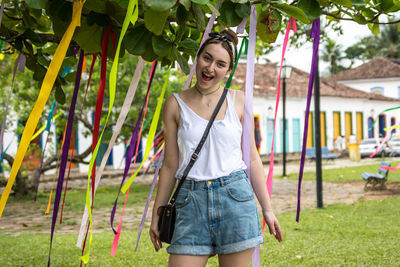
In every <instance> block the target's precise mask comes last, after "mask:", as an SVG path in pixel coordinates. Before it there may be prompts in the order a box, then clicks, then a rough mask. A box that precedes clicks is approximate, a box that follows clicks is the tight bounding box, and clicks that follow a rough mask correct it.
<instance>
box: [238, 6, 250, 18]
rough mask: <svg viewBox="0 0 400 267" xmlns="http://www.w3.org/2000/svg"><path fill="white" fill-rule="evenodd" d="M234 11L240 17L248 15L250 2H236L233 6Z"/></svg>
mask: <svg viewBox="0 0 400 267" xmlns="http://www.w3.org/2000/svg"><path fill="white" fill-rule="evenodd" d="M235 12H236V14H238V16H239V17H241V18H246V17H248V16H250V4H243V5H242V4H237V5H236V7H235Z"/></svg>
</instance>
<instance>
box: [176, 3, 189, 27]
mask: <svg viewBox="0 0 400 267" xmlns="http://www.w3.org/2000/svg"><path fill="white" fill-rule="evenodd" d="M188 17H189V12H188V11H187V10H186V8H185V7H184V6H183V5H179V6H178V8H177V9H176V22H177V23H178V25H183V24H185V22H186V21H187V19H188Z"/></svg>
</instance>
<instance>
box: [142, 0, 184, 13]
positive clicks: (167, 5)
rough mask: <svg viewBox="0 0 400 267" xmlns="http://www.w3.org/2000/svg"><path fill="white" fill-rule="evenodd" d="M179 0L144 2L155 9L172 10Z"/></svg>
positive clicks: (148, 0) (146, 0)
mask: <svg viewBox="0 0 400 267" xmlns="http://www.w3.org/2000/svg"><path fill="white" fill-rule="evenodd" d="M176 1H177V0H145V1H144V2H145V3H146V4H147V5H148V6H149V7H150V8H151V9H152V10H154V11H158V12H161V11H166V10H170V9H171V8H172V7H173V6H174V5H175V3H176Z"/></svg>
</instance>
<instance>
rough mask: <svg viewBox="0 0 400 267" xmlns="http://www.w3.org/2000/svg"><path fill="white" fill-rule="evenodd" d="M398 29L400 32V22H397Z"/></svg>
mask: <svg viewBox="0 0 400 267" xmlns="http://www.w3.org/2000/svg"><path fill="white" fill-rule="evenodd" d="M397 31H399V32H400V23H399V24H397Z"/></svg>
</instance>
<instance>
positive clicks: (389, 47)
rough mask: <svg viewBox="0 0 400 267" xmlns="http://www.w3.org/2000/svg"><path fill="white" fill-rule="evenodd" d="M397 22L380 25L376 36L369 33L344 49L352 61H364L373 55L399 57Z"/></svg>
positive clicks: (399, 38) (399, 43) (399, 32)
mask: <svg viewBox="0 0 400 267" xmlns="http://www.w3.org/2000/svg"><path fill="white" fill-rule="evenodd" d="M398 27H399V26H398V24H386V25H381V29H382V31H381V33H380V34H379V35H378V36H375V35H370V36H366V37H364V38H362V39H361V40H360V41H359V42H357V43H356V44H354V45H352V46H350V47H348V48H347V49H346V50H345V53H346V57H347V58H348V59H350V60H351V61H352V62H354V61H355V60H361V61H366V60H369V59H372V58H374V57H378V56H381V57H387V58H400V31H399V30H398Z"/></svg>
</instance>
